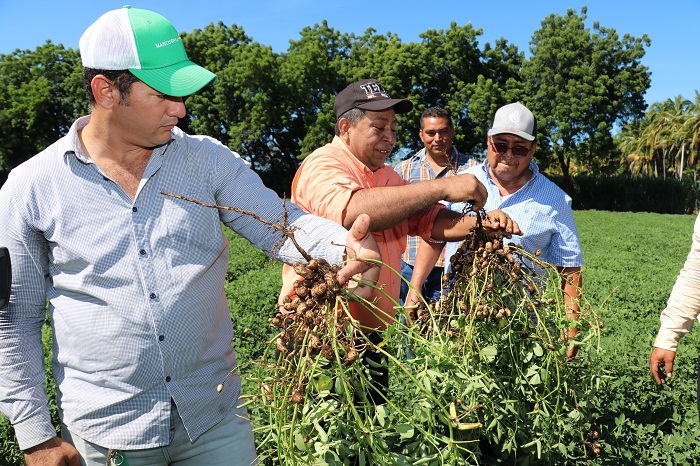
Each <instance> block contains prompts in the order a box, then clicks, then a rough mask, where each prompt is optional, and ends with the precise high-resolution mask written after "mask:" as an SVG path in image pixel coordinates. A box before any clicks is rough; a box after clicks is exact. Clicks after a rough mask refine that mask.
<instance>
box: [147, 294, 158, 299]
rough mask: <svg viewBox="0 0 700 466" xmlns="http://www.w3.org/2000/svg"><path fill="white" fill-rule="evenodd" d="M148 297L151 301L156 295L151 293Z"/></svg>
mask: <svg viewBox="0 0 700 466" xmlns="http://www.w3.org/2000/svg"><path fill="white" fill-rule="evenodd" d="M148 297H149V298H151V299H156V294H155V293H151V294H149V295H148Z"/></svg>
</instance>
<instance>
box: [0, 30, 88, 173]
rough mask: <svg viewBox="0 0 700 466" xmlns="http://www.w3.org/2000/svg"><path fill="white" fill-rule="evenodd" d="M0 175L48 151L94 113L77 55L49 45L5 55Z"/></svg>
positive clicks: (0, 83) (0, 73)
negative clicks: (79, 120) (81, 119)
mask: <svg viewBox="0 0 700 466" xmlns="http://www.w3.org/2000/svg"><path fill="white" fill-rule="evenodd" d="M0 102H2V106H0V126H1V127H2V128H3V129H4V130H5V132H6V134H7V135H8V137H4V138H0V172H1V171H9V170H10V169H11V168H13V167H15V166H17V165H19V164H20V163H22V162H23V161H25V160H27V159H28V158H29V157H31V156H33V155H34V154H36V153H38V152H40V151H42V150H43V149H45V148H46V147H47V146H48V145H50V144H51V143H53V142H54V141H55V140H56V139H58V138H60V137H61V136H63V135H64V134H65V133H67V132H68V130H69V129H70V126H71V124H72V123H73V121H74V120H75V119H76V118H77V117H79V116H81V115H85V114H87V113H88V103H87V99H86V97H85V91H84V90H83V78H82V64H81V62H80V58H79V56H78V53H77V51H75V50H73V49H70V48H69V49H66V48H64V47H63V45H60V44H58V45H55V44H53V43H51V41H47V42H46V43H45V44H44V45H42V46H40V47H37V48H36V50H33V51H31V50H19V49H17V50H15V51H14V52H13V53H11V54H7V55H0Z"/></svg>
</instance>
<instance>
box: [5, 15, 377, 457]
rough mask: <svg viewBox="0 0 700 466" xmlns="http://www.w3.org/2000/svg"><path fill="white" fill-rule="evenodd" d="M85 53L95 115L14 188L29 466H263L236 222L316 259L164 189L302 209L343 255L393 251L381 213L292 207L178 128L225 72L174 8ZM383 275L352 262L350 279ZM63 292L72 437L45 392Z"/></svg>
mask: <svg viewBox="0 0 700 466" xmlns="http://www.w3.org/2000/svg"><path fill="white" fill-rule="evenodd" d="M80 52H81V57H82V60H83V65H84V67H85V68H84V81H85V87H86V90H87V94H88V99H89V100H90V106H91V114H90V115H88V116H84V117H81V118H80V119H78V120H77V121H75V123H74V124H73V125H72V127H71V128H70V131H69V132H68V134H67V135H66V136H65V137H63V138H61V139H60V140H59V141H57V142H56V143H54V144H53V145H51V146H50V147H48V148H47V149H46V150H44V151H43V152H41V153H40V154H38V155H36V156H34V157H32V158H31V159H30V160H28V161H27V162H25V163H23V164H22V165H20V166H19V167H17V168H16V169H14V170H13V171H12V172H11V173H10V176H9V178H8V179H7V182H6V183H5V184H4V185H3V186H2V189H0V225H2V228H0V244H1V245H3V246H6V247H7V248H8V250H9V253H10V255H11V256H12V280H13V282H12V286H11V293H10V299H9V304H8V305H7V306H6V307H4V308H3V309H1V310H0V410H2V412H3V414H5V415H6V416H7V417H8V419H9V420H10V422H11V423H12V424H13V426H14V429H15V434H16V436H17V440H18V442H19V446H20V448H21V449H22V450H24V451H25V461H26V464H27V465H28V466H34V465H40V466H58V465H61V466H79V465H80V464H83V465H89V466H95V465H105V464H107V465H117V464H121V465H127V464H131V465H132V466H136V465H146V464H148V465H155V466H167V465H170V464H178V465H180V466H200V465H218V466H224V465H226V466H228V465H231V464H240V465H250V464H255V463H256V461H257V460H256V452H255V445H254V439H253V431H252V427H251V424H250V421H249V420H248V418H247V414H246V411H245V408H242V407H240V403H239V400H238V398H239V395H240V386H241V383H240V377H239V376H238V375H237V374H235V368H236V355H235V353H234V351H233V349H232V347H231V340H232V338H233V329H232V326H231V318H230V315H229V310H228V305H227V300H226V295H225V293H224V282H225V280H226V270H227V265H228V257H229V248H228V243H227V241H226V237H225V236H224V234H223V232H222V230H221V223H222V222H223V223H224V224H226V225H227V226H229V227H230V228H232V229H233V230H235V231H236V232H238V233H239V234H241V235H242V236H244V237H246V238H248V239H249V240H250V241H251V242H252V244H253V245H255V246H256V247H258V248H260V249H262V250H264V251H265V252H267V253H268V254H269V255H271V256H272V255H273V254H274V255H275V257H276V258H278V259H280V260H282V261H289V262H294V261H297V260H299V261H303V258H302V257H301V254H300V253H299V252H298V251H297V250H296V248H295V246H294V245H292V244H291V241H284V238H283V237H282V236H281V235H280V234H279V232H277V231H275V230H271V229H269V228H267V227H266V226H265V225H264V224H262V223H261V222H259V221H258V220H256V219H255V218H253V217H252V216H249V215H242V214H239V213H235V212H233V211H231V210H227V209H212V208H207V207H204V206H201V205H199V204H196V203H192V202H186V201H183V200H180V199H176V198H173V197H170V196H166V195H164V194H163V192H168V193H174V194H177V195H182V196H186V197H190V198H194V199H196V200H197V201H199V202H202V203H206V204H211V205H217V206H224V207H225V206H235V207H237V208H239V209H242V210H243V211H247V212H251V213H254V214H256V215H258V216H260V217H262V218H265V219H267V220H269V221H270V222H272V223H276V222H277V221H279V219H280V218H282V217H283V214H285V213H286V216H287V218H288V220H289V222H290V224H291V226H292V227H293V228H295V230H296V233H295V239H296V241H297V242H299V243H301V247H302V248H304V249H305V250H306V251H308V252H309V253H310V254H312V255H313V256H314V257H325V258H326V259H327V260H328V261H329V262H331V263H340V262H342V260H343V257H342V256H343V251H344V250H346V251H347V254H348V255H349V257H359V258H367V259H373V260H378V259H379V253H378V249H377V246H376V242H375V241H374V239H373V238H372V235H371V234H369V233H368V232H367V228H368V226H369V219H368V218H367V215H359V216H357V215H356V216H355V218H357V221H356V222H354V223H353V222H350V223H349V225H351V228H352V231H351V232H348V231H347V230H346V229H344V228H343V227H342V226H340V225H338V224H337V223H335V222H332V221H329V220H326V219H323V218H320V217H316V216H313V215H309V214H307V213H305V212H303V211H301V210H300V209H298V208H297V207H295V206H292V205H289V204H288V205H287V207H286V212H285V211H284V208H283V202H282V200H281V199H279V198H278V197H277V196H276V195H275V194H274V192H273V191H271V190H269V189H267V188H265V187H264V186H263V184H262V182H261V181H260V178H259V177H258V176H257V175H256V174H255V173H254V172H253V171H252V170H251V169H250V167H249V166H248V164H247V163H246V162H244V161H243V160H242V159H241V158H240V157H239V156H238V155H237V154H235V153H232V152H231V151H230V150H229V149H228V148H227V147H226V146H224V145H222V144H221V143H220V142H218V141H215V140H213V139H211V138H208V137H205V136H190V135H188V134H185V133H183V132H182V131H181V130H180V129H179V128H177V126H176V125H177V123H178V118H182V117H184V116H185V104H184V101H183V97H184V96H187V95H189V94H192V93H193V92H197V91H198V90H199V89H201V88H202V87H204V86H206V85H209V84H213V83H214V82H215V81H216V76H215V75H214V74H213V73H210V72H209V71H207V70H206V69H204V68H202V67H200V66H198V65H196V64H194V63H192V62H191V61H190V60H189V59H188V58H187V54H186V53H185V49H184V47H183V45H182V41H181V40H180V37H179V34H178V33H177V31H176V30H175V28H174V27H173V26H172V25H171V24H170V23H169V22H168V21H167V20H166V19H165V18H164V17H162V16H161V15H159V14H157V13H154V12H152V11H147V10H141V9H136V8H129V7H125V8H122V9H119V10H113V11H110V12H108V13H106V14H104V15H103V16H102V17H100V18H99V19H98V20H97V21H96V22H95V23H94V24H93V25H92V26H90V27H89V28H88V29H87V30H86V31H85V33H84V34H83V36H82V38H81V39H80ZM280 241H283V242H284V244H282V245H281V248H280V247H279V246H280ZM337 244H346V245H347V247H346V248H342V247H341V248H339V247H337ZM366 268H368V266H366V265H365V264H363V263H362V262H361V261H352V262H350V263H349V264H348V265H347V266H346V267H345V268H343V269H341V271H340V272H339V274H338V280H339V281H341V282H343V281H346V280H347V279H348V278H349V277H351V276H352V275H353V274H354V273H356V272H358V271H360V272H361V271H363V270H365V269H366ZM375 270H376V268H370V270H369V271H368V272H367V275H369V276H368V277H366V278H367V279H368V280H373V279H376V277H377V276H378V273H374V271H375ZM47 299H48V301H49V314H50V316H51V323H52V329H53V337H54V338H53V361H52V363H53V364H52V367H53V374H54V378H55V380H56V386H57V400H58V405H59V413H60V417H61V421H62V426H61V438H59V437H56V426H54V425H52V422H51V414H50V409H49V403H48V400H47V395H46V393H45V391H44V376H45V373H44V352H43V347H42V325H43V323H44V321H45V319H46V301H47ZM229 371H234V373H233V377H229V378H228V379H227V382H226V383H225V384H224V385H223V388H222V390H220V393H217V385H218V384H219V383H221V382H222V381H223V380H224V378H225V377H226V375H227V374H228V373H229Z"/></svg>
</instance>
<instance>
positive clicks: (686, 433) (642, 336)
mask: <svg viewBox="0 0 700 466" xmlns="http://www.w3.org/2000/svg"><path fill="white" fill-rule="evenodd" d="M574 215H575V218H576V221H577V225H578V229H579V233H580V236H581V240H582V243H583V248H584V260H585V262H586V265H585V268H584V272H583V277H584V294H585V297H586V299H587V300H588V302H589V303H590V305H591V306H592V307H593V308H594V309H596V310H597V311H598V312H599V313H600V315H601V316H602V319H603V323H604V328H603V330H602V331H601V340H600V347H601V354H600V356H599V357H598V358H597V364H598V365H599V367H598V369H599V373H600V374H602V377H601V378H600V390H598V391H597V392H596V393H597V397H598V398H597V399H596V400H595V401H596V402H595V406H596V408H595V413H594V419H593V421H594V422H595V424H596V427H597V429H598V430H599V432H600V439H599V441H600V442H601V444H602V446H603V451H602V453H601V454H600V455H597V456H591V457H589V458H588V459H586V460H582V461H579V462H576V463H572V464H594V465H625V464H628V465H686V464H700V422H699V421H698V411H697V405H696V390H697V376H696V374H697V356H698V347H700V338H699V335H698V331H697V329H693V331H691V332H690V333H689V334H688V335H687V336H686V337H685V338H684V339H683V340H682V341H681V345H680V348H679V352H678V356H677V358H676V366H675V368H674V375H673V378H672V379H670V380H669V382H668V384H667V385H666V386H664V387H657V386H656V385H655V383H654V382H653V380H652V378H651V375H650V374H649V369H648V364H647V359H648V357H649V354H650V352H651V349H652V344H653V340H654V336H655V334H656V331H657V329H658V322H659V313H660V312H661V310H662V309H663V308H664V306H665V304H666V300H667V299H668V296H669V293H670V291H671V288H672V286H673V283H674V281H675V279H676V276H677V275H678V272H679V270H680V268H681V267H682V265H683V262H684V260H685V257H686V255H687V253H688V250H689V248H690V244H691V235H692V230H693V223H694V221H695V218H696V217H695V216H694V215H661V214H649V213H614V212H602V211H577V212H575V213H574ZM229 237H230V238H231V264H230V268H229V282H228V284H227V288H226V290H227V293H228V296H229V306H230V309H231V316H232V319H233V321H234V325H235V328H236V337H235V339H234V342H233V344H234V346H235V347H236V348H237V350H238V352H239V362H240V363H241V364H244V363H245V361H252V360H254V359H257V358H259V357H260V355H261V354H262V351H263V347H264V341H265V340H268V339H270V338H271V336H272V335H274V329H273V328H271V327H270V326H269V324H268V322H267V320H266V319H267V317H269V316H272V314H273V313H274V303H275V302H276V298H277V293H278V289H279V286H280V283H281V280H280V276H279V273H280V264H279V263H272V262H270V261H269V260H267V259H266V258H265V257H264V256H263V255H262V254H261V253H260V252H259V251H255V250H254V249H252V248H251V247H250V245H249V244H248V243H247V241H245V240H243V239H241V238H239V237H236V236H235V235H231V234H229ZM46 333H47V335H46V336H47V340H48V339H49V338H50V332H46ZM246 370H247V369H246V368H245V367H243V368H242V372H243V375H244V376H245V371H246ZM48 385H49V390H50V391H52V390H51V388H52V387H51V380H50V379H49V384H48ZM244 390H245V391H246V392H247V393H251V392H253V391H254V390H255V387H252V386H251V384H250V382H249V383H247V384H246V383H245V381H244ZM253 421H254V422H255V420H253ZM20 458H21V457H20V455H19V452H18V451H17V447H16V443H15V442H14V436H13V433H12V429H11V427H10V426H9V425H8V423H7V421H6V420H5V419H2V418H0V466H5V465H7V466H10V465H19V464H22V463H21V460H20ZM522 459H523V458H520V460H522ZM530 464H538V462H537V461H535V460H534V459H531V461H530Z"/></svg>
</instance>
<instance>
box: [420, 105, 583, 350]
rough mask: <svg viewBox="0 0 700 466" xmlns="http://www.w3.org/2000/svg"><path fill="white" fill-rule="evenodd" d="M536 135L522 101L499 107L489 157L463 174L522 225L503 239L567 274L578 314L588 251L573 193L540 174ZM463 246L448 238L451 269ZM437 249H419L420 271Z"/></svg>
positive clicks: (572, 312) (571, 307)
mask: <svg viewBox="0 0 700 466" xmlns="http://www.w3.org/2000/svg"><path fill="white" fill-rule="evenodd" d="M536 137H537V121H536V120H535V116H534V115H533V114H532V112H531V111H530V110H529V109H528V108H527V107H525V106H524V105H523V104H521V103H520V102H515V103H511V104H508V105H504V106H503V107H501V108H499V109H498V110H497V111H496V115H495V117H494V120H493V125H492V126H491V128H490V129H489V130H488V133H487V141H486V142H487V152H486V160H485V161H484V163H482V164H480V165H477V166H474V167H471V168H468V169H466V170H465V171H464V172H465V173H471V174H473V175H475V176H476V177H477V179H478V180H479V181H481V182H482V183H483V184H484V186H486V190H487V191H488V199H487V201H486V207H485V208H486V210H491V209H500V210H503V211H504V212H506V213H508V214H509V215H510V216H511V217H512V218H513V220H515V221H516V222H518V225H520V228H521V229H522V231H523V234H522V236H520V237H518V238H512V239H508V238H505V239H504V241H505V242H517V243H520V244H522V245H523V247H524V248H525V250H527V251H530V252H531V253H534V252H535V251H537V250H540V251H541V254H540V256H539V258H540V259H542V260H544V261H547V262H549V263H551V264H553V265H556V266H557V267H558V268H559V270H560V272H561V273H562V275H563V276H564V278H565V280H563V283H562V287H563V290H564V297H565V300H566V304H567V308H568V311H569V316H570V317H572V318H577V316H578V312H579V301H580V299H581V290H582V281H581V267H582V266H583V254H582V251H581V242H580V240H579V237H578V232H577V230H576V224H575V222H574V216H573V212H572V210H571V197H569V196H568V195H567V194H566V193H565V192H564V191H562V190H561V189H560V188H559V187H558V186H557V185H556V184H554V183H553V182H551V181H550V180H548V179H547V178H546V177H545V176H543V175H542V174H540V171H539V168H538V167H537V164H536V163H535V162H534V161H533V157H534V154H535V148H536V147H537V142H536ZM448 208H449V209H451V210H455V211H457V212H461V211H462V209H463V208H464V204H463V203H451V204H448ZM458 246H459V242H448V243H447V244H446V246H445V272H446V273H447V272H449V269H450V262H449V259H448V258H450V257H452V256H453V255H454V253H455V252H456V251H457V248H458ZM438 253H439V251H434V250H431V249H430V248H419V250H418V252H417V255H416V265H415V269H416V270H419V272H418V273H419V274H421V273H423V272H420V271H423V270H425V269H427V268H429V267H432V264H434V263H435V260H436V259H437V254H438ZM577 333H578V330H577V329H575V328H574V329H570V330H569V335H568V336H569V337H570V338H573V337H574V336H576V334H577ZM575 354H576V348H575V347H573V348H570V349H569V352H568V356H569V357H573V356H575Z"/></svg>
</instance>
